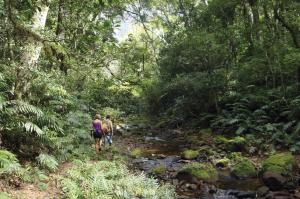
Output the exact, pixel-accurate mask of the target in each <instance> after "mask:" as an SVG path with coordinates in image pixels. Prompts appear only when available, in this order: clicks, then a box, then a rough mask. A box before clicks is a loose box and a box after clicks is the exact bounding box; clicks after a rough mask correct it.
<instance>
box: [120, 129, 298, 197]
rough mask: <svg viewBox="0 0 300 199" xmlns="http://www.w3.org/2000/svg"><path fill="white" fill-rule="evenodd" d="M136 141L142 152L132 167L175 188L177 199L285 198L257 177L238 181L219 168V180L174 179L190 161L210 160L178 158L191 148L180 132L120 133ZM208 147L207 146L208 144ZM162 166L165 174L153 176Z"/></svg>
mask: <svg viewBox="0 0 300 199" xmlns="http://www.w3.org/2000/svg"><path fill="white" fill-rule="evenodd" d="M127 133H128V135H129V136H127V137H132V135H133V134H134V135H135V136H134V137H135V138H136V139H137V140H136V141H135V142H138V144H136V147H139V148H140V149H141V150H142V156H141V157H136V158H134V159H133V160H132V165H133V167H134V168H136V169H138V170H141V171H143V172H145V173H146V174H148V175H150V176H154V177H155V178H157V179H158V180H159V181H160V182H164V183H171V184H173V185H174V186H175V187H176V192H177V194H178V198H179V199H250V198H270V199H272V198H275V199H288V198H295V197H294V196H293V197H291V195H290V194H289V193H286V192H271V191H269V190H268V188H267V187H265V186H264V184H263V183H262V182H261V180H260V179H259V178H249V179H244V180H243V179H237V178H235V177H233V176H232V175H231V172H230V170H229V169H224V168H218V176H219V178H218V181H217V182H215V183H212V184H210V183H203V182H200V181H197V180H194V179H192V178H191V177H190V176H181V177H180V178H179V177H178V176H177V173H178V171H179V170H180V169H181V168H182V167H183V166H184V165H186V164H188V163H191V162H201V163H202V162H203V163H205V162H209V161H210V160H209V158H208V157H205V156H201V154H200V155H199V157H198V158H197V159H195V160H185V159H182V158H181V153H182V151H184V150H185V149H188V148H189V147H190V144H189V143H187V142H186V140H185V138H184V136H183V133H182V132H180V131H168V132H163V131H148V130H146V129H145V128H142V129H139V128H135V129H133V130H132V129H131V128H127V129H126V131H125V132H122V134H127ZM207 145H209V144H207ZM157 167H163V168H165V170H166V171H165V172H163V173H161V174H157V173H156V174H155V173H153V168H157Z"/></svg>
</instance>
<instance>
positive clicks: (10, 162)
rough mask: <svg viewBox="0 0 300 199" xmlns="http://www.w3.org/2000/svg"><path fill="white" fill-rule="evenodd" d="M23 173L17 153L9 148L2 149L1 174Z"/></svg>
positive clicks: (0, 158)
mask: <svg viewBox="0 0 300 199" xmlns="http://www.w3.org/2000/svg"><path fill="white" fill-rule="evenodd" d="M21 173H22V168H21V165H20V164H19V161H18V159H17V158H16V156H15V154H13V153H11V152H9V151H7V150H0V175H3V174H8V175H14V174H16V175H20V174H21Z"/></svg>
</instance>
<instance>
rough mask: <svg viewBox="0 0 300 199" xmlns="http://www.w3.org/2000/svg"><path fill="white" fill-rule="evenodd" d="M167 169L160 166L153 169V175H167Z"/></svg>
mask: <svg viewBox="0 0 300 199" xmlns="http://www.w3.org/2000/svg"><path fill="white" fill-rule="evenodd" d="M166 171H167V168H166V167H165V166H158V167H154V168H153V169H152V173H154V174H156V175H160V174H164V173H166Z"/></svg>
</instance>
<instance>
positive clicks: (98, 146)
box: [92, 114, 103, 152]
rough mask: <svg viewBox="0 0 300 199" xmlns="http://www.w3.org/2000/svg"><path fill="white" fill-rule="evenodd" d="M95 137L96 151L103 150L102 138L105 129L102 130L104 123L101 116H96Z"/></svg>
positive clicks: (94, 124) (94, 123)
mask: <svg viewBox="0 0 300 199" xmlns="http://www.w3.org/2000/svg"><path fill="white" fill-rule="evenodd" d="M92 127H93V130H94V132H93V136H94V139H95V149H96V151H97V152H98V151H100V150H101V145H102V136H103V129H102V121H101V116H100V115H99V114H96V115H95V119H94V121H93V125H92Z"/></svg>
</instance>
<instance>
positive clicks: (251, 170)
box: [231, 153, 257, 179]
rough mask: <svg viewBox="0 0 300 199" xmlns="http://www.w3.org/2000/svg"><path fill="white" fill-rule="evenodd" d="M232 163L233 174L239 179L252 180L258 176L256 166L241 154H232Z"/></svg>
mask: <svg viewBox="0 0 300 199" xmlns="http://www.w3.org/2000/svg"><path fill="white" fill-rule="evenodd" d="M231 161H232V162H233V167H232V169H231V174H232V175H233V176H235V177H237V178H240V179H244V178H252V177H255V176H257V171H256V168H255V165H254V164H253V163H252V162H251V161H250V159H249V158H247V157H244V156H242V154H241V153H232V154H231Z"/></svg>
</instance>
